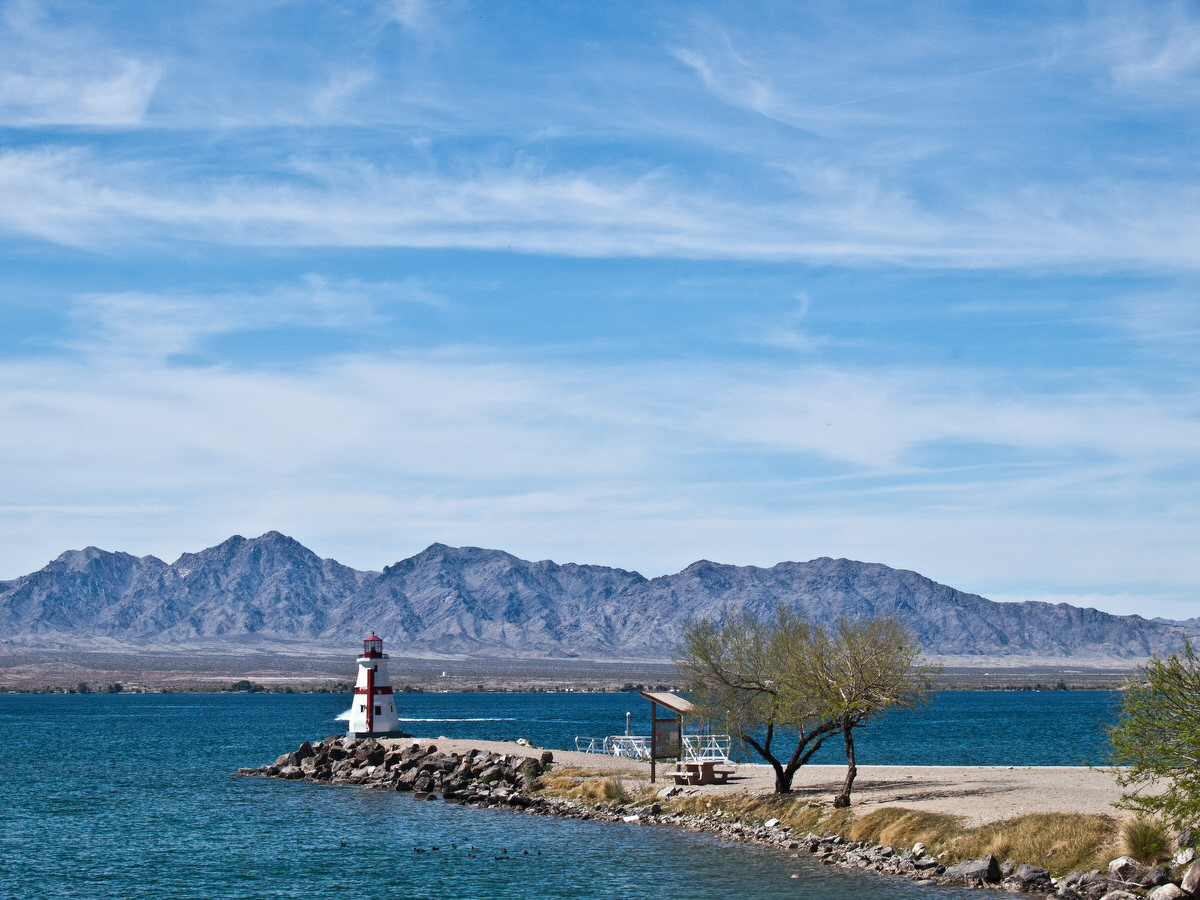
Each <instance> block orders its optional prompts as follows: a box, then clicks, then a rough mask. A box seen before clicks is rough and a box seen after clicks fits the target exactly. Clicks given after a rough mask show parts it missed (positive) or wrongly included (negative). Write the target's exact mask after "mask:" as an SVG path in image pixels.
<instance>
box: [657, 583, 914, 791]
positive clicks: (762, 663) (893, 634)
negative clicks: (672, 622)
mask: <svg viewBox="0 0 1200 900" xmlns="http://www.w3.org/2000/svg"><path fill="white" fill-rule="evenodd" d="M919 654H920V647H919V646H918V645H917V643H916V640H915V639H914V638H913V636H912V634H911V632H909V631H908V630H907V629H905V628H904V627H903V626H902V625H900V623H899V622H898V621H897V620H895V619H843V620H839V621H838V623H837V624H836V625H835V626H834V627H833V628H832V629H830V628H827V627H825V626H823V625H819V624H818V625H814V624H812V623H810V622H809V620H808V619H807V618H806V617H805V616H804V615H803V614H802V613H798V612H793V611H790V610H787V609H785V608H783V607H780V608H778V609H777V610H776V612H775V616H774V617H773V618H772V619H770V620H767V621H760V620H758V619H756V618H754V617H753V616H752V615H750V614H749V613H745V612H743V613H741V614H740V615H736V616H732V617H730V618H728V619H726V620H725V621H724V622H723V623H721V624H716V623H713V622H709V621H707V620H700V621H697V622H693V623H692V624H691V625H689V626H688V627H687V628H686V629H685V631H684V639H683V643H682V645H681V646H680V649H679V651H678V653H677V654H676V658H675V663H676V665H677V666H678V667H679V669H680V671H681V673H683V675H684V677H685V678H686V679H687V681H688V685H689V688H690V689H691V691H692V694H693V699H694V701H695V702H696V704H697V706H698V707H699V712H700V714H701V715H702V716H704V717H705V718H707V719H709V720H711V721H713V722H719V723H721V725H722V726H723V727H725V728H726V729H727V730H728V731H729V733H730V734H733V735H735V736H737V737H738V738H739V739H740V740H741V741H742V742H743V743H744V744H745V745H747V746H749V747H751V748H753V749H754V751H755V752H756V753H758V755H759V756H761V757H762V758H763V759H764V760H765V761H766V762H767V763H768V764H770V766H771V767H772V768H773V769H774V770H775V791H776V793H780V794H784V793H788V792H790V791H791V789H792V780H793V778H794V777H795V774H796V771H797V770H798V769H799V768H800V767H801V766H802V765H804V764H805V763H806V762H808V761H809V760H810V759H811V758H812V756H813V754H814V753H816V752H817V750H818V749H820V747H821V745H822V744H823V743H824V742H825V740H826V738H828V737H830V736H831V735H834V734H837V733H839V732H840V733H841V734H842V738H843V742H844V744H845V747H846V760H847V764H848V770H847V777H846V782H845V784H844V785H843V788H842V793H841V794H840V795H839V797H838V799H837V801H835V802H836V803H837V804H838V805H848V804H849V802H850V788H851V785H852V784H853V783H854V778H855V776H856V775H857V767H856V766H855V762H854V739H853V733H852V732H853V729H854V728H857V727H859V726H861V725H863V724H865V723H866V722H867V721H868V720H869V719H870V718H871V717H872V716H874V715H876V714H877V713H879V712H882V711H883V710H884V709H887V708H889V707H891V706H897V705H900V706H913V705H916V704H917V703H919V702H921V700H923V699H924V696H925V691H926V690H927V686H928V681H929V676H930V675H931V673H932V671H933V669H932V668H931V667H928V666H918V665H917V664H916V660H917V657H918V656H919ZM791 729H795V733H796V742H795V744H794V745H791V744H790V741H789V744H788V745H785V746H784V747H783V751H782V752H779V751H777V749H776V739H777V738H778V737H779V734H780V731H781V730H782V731H785V732H786V731H790V730H791ZM789 750H790V752H788V751H789ZM785 754H786V757H785Z"/></svg>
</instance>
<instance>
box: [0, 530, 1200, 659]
mask: <svg viewBox="0 0 1200 900" xmlns="http://www.w3.org/2000/svg"><path fill="white" fill-rule="evenodd" d="M777 604H783V605H785V606H788V607H791V608H795V609H800V610H803V611H804V612H806V613H807V614H809V615H810V616H812V617H813V618H815V619H817V620H821V621H832V620H834V619H836V618H837V617H838V616H858V615H876V614H894V615H896V616H898V617H899V618H900V619H901V620H903V621H904V622H905V623H906V624H907V625H908V626H909V627H910V628H912V629H913V631H914V632H915V633H916V634H917V636H918V638H919V639H920V641H921V643H922V646H923V647H924V648H925V651H926V653H927V654H929V655H931V656H935V657H943V658H964V657H965V658H968V659H970V658H974V659H979V660H981V661H982V660H984V659H990V658H995V657H1009V658H1013V659H1030V660H1033V659H1039V660H1047V659H1051V660H1053V659H1074V660H1078V661H1081V662H1082V661H1084V660H1089V661H1093V662H1102V661H1105V660H1108V661H1118V660H1122V661H1124V660H1131V659H1137V658H1141V657H1146V656H1149V655H1152V654H1161V653H1164V652H1170V651H1174V650H1177V649H1179V648H1180V647H1181V646H1182V640H1183V634H1184V633H1185V627H1184V626H1181V625H1179V624H1177V623H1170V622H1163V621H1149V620H1146V619H1143V618H1141V617H1140V616H1114V615H1110V614H1108V613H1103V612H1099V611H1097V610H1094V609H1080V608H1077V607H1074V606H1069V605H1067V604H1065V603H1060V604H1057V605H1054V604H1048V603H1034V602H1026V603H996V602H993V601H990V600H986V599H984V598H983V597H980V596H977V595H975V594H965V593H963V592H961V591H957V590H954V589H953V588H950V587H947V586H945V585H942V584H938V583H937V582H935V581H931V580H930V579H928V578H925V577H923V576H921V575H918V574H917V573H916V572H909V571H904V570H901V569H891V568H888V567H887V566H884V565H879V564H876V563H863V562H854V561H853V560H847V559H828V558H821V559H814V560H810V561H809V562H783V563H779V564H778V565H776V566H772V567H771V568H769V569H768V568H758V567H754V566H730V565H721V564H718V563H713V562H708V561H700V562H697V563H693V564H692V565H690V566H688V567H687V568H686V569H684V570H683V571H682V572H679V573H677V574H675V575H667V576H663V577H661V578H651V579H647V578H645V577H643V576H641V575H639V574H638V573H637V572H628V571H625V570H623V569H611V568H606V567H603V566H587V565H576V564H574V563H567V564H563V565H559V564H557V563H554V562H550V561H548V560H543V561H541V562H529V561H527V560H523V559H518V558H517V557H515V556H512V555H511V554H508V553H504V552H502V551H499V550H483V549H479V548H475V547H459V548H455V547H447V546H445V545H443V544H433V545H432V546H430V547H429V548H428V549H426V550H424V551H422V552H421V553H418V554H417V555H416V556H413V557H411V558H409V559H405V560H402V561H400V562H398V563H396V564H395V565H392V566H388V567H387V568H385V569H384V570H383V571H382V572H363V571H358V570H356V569H351V568H349V567H347V566H344V565H341V564H340V563H338V562H335V561H334V560H331V559H320V558H319V557H318V556H317V555H316V554H315V553H313V552H312V551H311V550H309V549H308V548H306V547H304V546H303V545H302V544H300V543H299V542H297V541H295V540H293V539H292V538H289V537H287V536H285V535H282V534H279V533H278V532H274V531H272V532H270V533H268V534H265V535H263V536H262V537H259V538H254V539H252V540H247V539H246V538H243V537H232V538H230V539H229V540H227V541H225V542H224V543H222V544H219V545H217V546H216V547H210V548H209V549H207V550H203V551H201V552H199V553H185V554H184V555H183V556H181V557H180V558H179V559H178V560H176V561H175V562H174V563H171V564H167V563H165V562H163V561H162V560H160V559H158V558H156V557H153V556H143V557H136V556H131V555H130V554H128V553H112V552H108V551H104V550H98V549H96V548H95V547H88V548H87V549H86V550H71V551H68V552H66V553H64V554H62V555H61V556H60V557H58V558H57V559H56V560H54V561H53V562H51V563H50V564H49V565H47V566H46V567H45V568H43V569H41V570H39V571H37V572H34V573H32V574H30V575H25V576H23V577H21V578H17V579H14V580H12V581H6V582H0V640H4V641H5V642H8V643H19V644H26V645H27V644H30V643H33V642H46V643H57V644H61V645H66V646H76V647H86V646H89V645H96V646H99V645H104V646H112V645H114V644H115V645H119V646H122V647H128V648H132V649H136V648H139V647H140V648H146V647H150V646H154V647H155V648H156V649H162V647H163V644H164V643H167V642H169V643H172V644H176V645H182V646H201V645H203V646H208V647H213V646H219V647H229V648H236V647H251V646H264V645H268V644H276V645H291V646H312V647H315V646H322V647H324V648H325V649H326V650H329V649H334V648H340V647H344V646H346V645H347V644H349V645H351V646H353V645H354V644H355V643H356V642H357V641H358V640H360V639H361V638H362V636H363V635H365V634H366V633H368V632H370V631H375V632H376V633H377V634H379V635H380V636H382V637H383V638H384V639H385V641H386V642H387V649H388V650H389V651H390V652H392V653H394V654H397V655H409V656H427V655H443V654H444V655H454V656H458V655H472V656H507V657H558V658H564V657H568V658H569V657H575V658H581V659H642V660H654V659H669V658H670V657H671V654H672V651H673V648H674V647H675V646H676V644H677V642H678V641H679V639H680V635H681V634H682V631H683V628H684V626H685V625H686V624H687V623H688V622H689V621H691V620H692V619H695V618H700V617H706V618H709V619H720V618H721V617H723V616H725V615H726V614H728V613H730V612H736V611H740V610H743V609H748V610H750V611H752V612H753V613H755V614H756V615H763V616H765V615H769V614H770V613H771V612H772V611H773V609H774V608H775V606H776V605H777Z"/></svg>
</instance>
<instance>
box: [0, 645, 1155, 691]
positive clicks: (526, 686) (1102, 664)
mask: <svg viewBox="0 0 1200 900" xmlns="http://www.w3.org/2000/svg"><path fill="white" fill-rule="evenodd" d="M391 668H392V673H393V675H392V682H393V685H394V687H395V688H396V690H397V691H401V690H404V689H409V690H418V691H425V692H440V691H451V692H477V691H485V692H491V691H512V690H515V691H518V692H540V691H566V690H573V691H603V692H619V691H632V690H638V689H641V688H643V687H646V688H652V689H667V690H669V689H674V688H679V687H681V685H680V684H679V678H678V675H677V673H676V671H675V667H674V666H673V665H672V664H671V663H670V662H661V661H657V662H656V661H644V660H643V661H638V660H632V661H615V662H614V661H599V660H576V659H537V658H522V659H510V658H503V657H473V658H432V659H431V658H424V657H404V656H398V655H396V654H392V663H391ZM1136 671H1137V662H1136V661H1130V662H1128V663H1125V664H1121V663H1119V662H1118V661H1112V660H1104V661H1087V662H1083V661H1079V660H1064V661H1062V662H1061V663H1054V664H1047V663H1044V662H1039V663H1038V664H1032V663H1031V664H1027V665H1025V664H1023V665H1014V664H1013V663H1012V661H1003V663H1002V664H1000V665H997V661H996V660H987V661H981V662H980V663H979V665H977V666H965V665H947V666H946V667H945V669H944V671H943V673H942V675H941V677H940V678H939V681H938V684H937V689H938V690H973V691H980V690H984V691H1004V690H1054V689H1066V690H1114V689H1120V688H1121V687H1122V686H1123V685H1124V684H1125V682H1126V681H1128V680H1129V679H1130V678H1131V677H1133V676H1134V675H1135V673H1136ZM354 675H355V667H354V662H353V656H352V655H350V654H338V655H332V654H315V653H299V652H295V651H289V652H286V653H285V652H269V651H261V650H254V651H251V650H242V651H226V652H217V651H215V650H211V649H189V648H179V649H178V650H172V649H170V648H157V649H153V650H149V649H148V650H147V651H146V652H142V653H131V652H129V651H128V650H125V649H123V648H120V649H118V648H114V649H108V650H104V649H97V650H82V649H73V648H45V649H43V648H36V647H26V646H13V645H11V644H9V645H4V644H3V643H0V691H11V690H16V691H20V692H49V691H74V690H76V689H77V688H78V686H79V685H80V684H81V683H82V684H84V685H86V686H87V688H88V690H89V691H90V692H95V693H101V692H103V691H105V690H106V689H108V688H109V687H110V686H111V685H113V684H120V685H121V686H122V687H123V688H127V689H132V690H139V691H144V690H151V691H173V692H185V693H212V692H218V691H221V690H225V689H227V688H228V687H229V686H230V685H232V684H234V683H235V682H238V681H242V680H246V681H249V682H252V683H254V684H257V685H261V686H262V688H263V689H264V690H266V691H268V692H293V693H294V692H306V693H307V692H334V693H339V692H347V693H348V692H349V691H350V690H352V689H353V686H354Z"/></svg>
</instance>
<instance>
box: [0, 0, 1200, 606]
mask: <svg viewBox="0 0 1200 900" xmlns="http://www.w3.org/2000/svg"><path fill="white" fill-rule="evenodd" d="M910 6H911V7H913V8H904V5H901V4H891V3H879V4H873V3H865V2H847V3H787V4H784V3H779V4H772V3H752V4H738V3H721V4H716V3H679V4H672V3H649V4H647V3H622V2H616V3H607V4H595V3H552V4H542V3H535V2H520V3H517V2H513V3H472V2H465V0H463V2H446V3H433V2H422V0H395V2H366V0H361V2H354V0H343V2H326V3H311V2H282V0H280V2H268V0H262V2H256V0H237V2H221V0H213V2H207V3H197V4H164V3H152V2H142V3H137V2H120V0H112V2H103V3H100V2H92V3H76V2H38V0H16V2H0V304H2V310H3V319H2V321H3V327H2V328H0V471H2V472H3V473H4V477H3V482H2V484H3V495H2V496H0V578H11V577H15V576H17V575H20V574H23V573H25V572H28V571H32V570H34V569H36V568H39V567H40V566H42V565H44V564H45V562H46V561H47V560H49V559H51V558H52V557H54V556H56V555H57V554H58V553H60V552H61V551H62V550H64V549H67V548H75V547H82V546H85V545H89V544H94V545H98V546H101V547H104V548H106V549H120V550H126V551H129V552H133V553H137V554H146V553H153V554H155V555H158V556H161V557H164V558H166V559H168V560H173V559H174V558H175V557H176V556H178V554H179V553H181V552H184V551H188V550H196V549H199V548H201V547H205V546H209V545H211V544H214V543H216V542H218V541H220V540H223V539H224V538H226V537H228V536H229V535H230V534H234V533H240V534H245V535H257V534H261V533H262V532H265V531H268V530H271V529H278V530H281V531H284V532H286V533H288V534H291V535H293V536H294V537H296V538H297V539H299V540H301V541H302V542H304V543H305V544H307V545H308V546H310V547H312V548H313V549H314V550H316V551H317V552H318V553H320V554H321V555H323V556H332V557H335V558H337V559H339V560H341V561H343V562H345V563H347V564H350V565H354V566H358V567H360V568H376V569H377V568H381V567H382V566H384V565H387V564H390V563H391V562H394V561H396V560H398V559H400V558H403V557H405V556H409V555H411V554H413V553H415V552H417V551H419V550H421V549H422V548H424V547H425V546H427V545H428V544H430V543H432V542H434V541H442V542H444V543H449V544H455V545H465V544H469V545H477V546H485V547H497V548H501V549H505V550H508V551H510V552H513V553H515V554H517V555H519V556H522V557H525V558H534V559H541V558H552V559H555V560H557V561H560V562H566V561H574V562H589V563H599V564H605V565H615V566H621V567H624V568H629V569H637V570H639V571H641V572H643V573H644V574H646V575H659V574H665V573H668V572H672V571H676V570H678V569H680V568H682V567H683V566H685V565H687V564H688V563H690V562H692V561H694V560H696V559H700V558H708V559H714V560H718V561H722V562H729V563H737V564H755V565H771V564H774V563H775V562H778V561H780V560H784V559H797V560H803V559H810V558H813V557H817V556H845V557H850V558H855V559H863V560H869V561H874V562H882V563H886V564H888V565H891V566H896V567H900V568H910V569H915V570H917V571H919V572H921V573H923V574H926V575H928V576H930V577H932V578H935V579H937V580H939V581H942V582H945V583H948V584H951V585H953V586H955V587H958V588H962V589H966V590H971V591H976V592H979V593H982V594H984V595H985V596H988V597H991V598H993V599H1002V600H1017V599H1041V600H1052V601H1056V602H1057V601H1066V602H1071V603H1076V604H1080V605H1087V606H1095V607H1098V608H1100V609H1105V610H1109V611H1113V612H1120V613H1127V612H1138V613H1142V614H1146V615H1164V616H1171V617H1179V618H1184V617H1190V616H1194V615H1198V614H1200V602H1198V601H1200V594H1198V591H1197V589H1198V587H1200V552H1198V549H1200V492H1198V488H1200V364H1198V359H1200V352H1198V351H1200V339H1198V335H1200V297H1198V296H1197V284H1198V280H1197V273H1198V270H1200V166H1198V163H1200V115H1197V109H1198V108H1200V10H1198V9H1197V7H1196V6H1194V5H1191V4H1178V5H1172V4H1169V3H1164V4H1144V5H1143V4H1115V5H1106V4H1102V3H1044V2H1036V3H1027V4H1020V3H1012V4H993V3H978V4H971V3H963V2H952V3H923V4H918V5H910Z"/></svg>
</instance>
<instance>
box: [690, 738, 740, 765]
mask: <svg viewBox="0 0 1200 900" xmlns="http://www.w3.org/2000/svg"><path fill="white" fill-rule="evenodd" d="M732 746H733V738H731V737H730V736H729V735H727V734H685V735H684V736H683V761H684V762H718V763H728V762H729V748H730V747H732Z"/></svg>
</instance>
